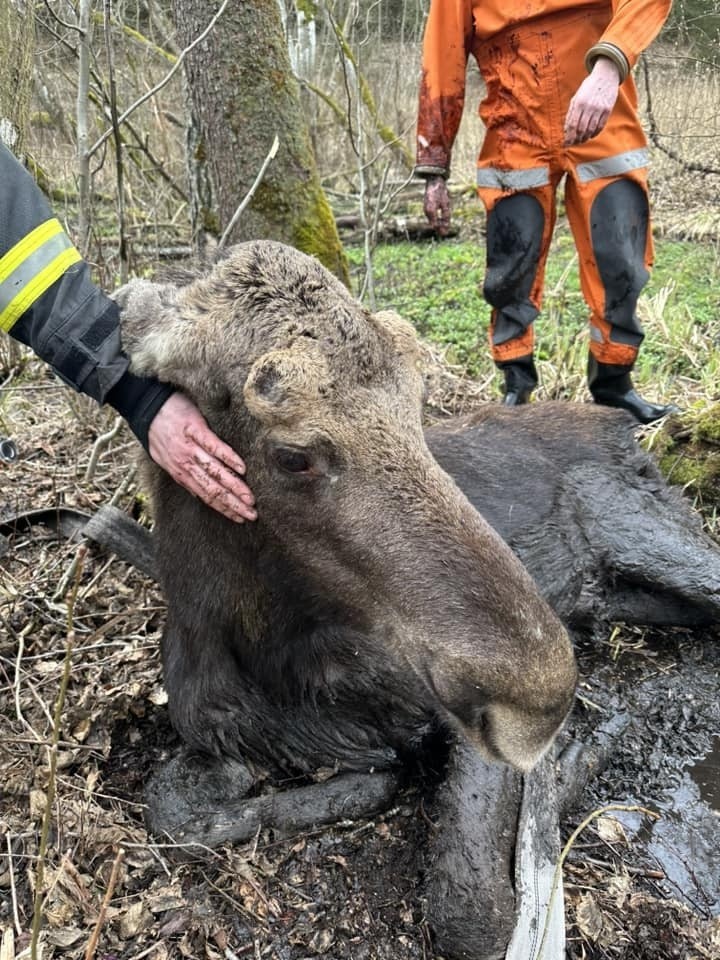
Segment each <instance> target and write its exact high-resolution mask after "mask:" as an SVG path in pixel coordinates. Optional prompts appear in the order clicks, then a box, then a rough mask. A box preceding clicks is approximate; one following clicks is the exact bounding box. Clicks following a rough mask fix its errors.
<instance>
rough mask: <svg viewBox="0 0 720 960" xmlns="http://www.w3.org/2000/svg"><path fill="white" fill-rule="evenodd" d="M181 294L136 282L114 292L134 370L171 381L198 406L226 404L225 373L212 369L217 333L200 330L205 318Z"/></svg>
mask: <svg viewBox="0 0 720 960" xmlns="http://www.w3.org/2000/svg"><path fill="white" fill-rule="evenodd" d="M178 292H179V291H178V288H177V287H175V286H173V285H172V284H158V283H151V282H150V281H149V280H133V281H131V282H130V283H128V284H126V285H125V286H124V287H121V288H120V289H119V290H117V291H115V293H114V294H113V299H114V300H115V302H116V303H117V305H118V307H119V308H120V330H121V336H122V344H123V349H124V350H125V352H126V353H127V355H128V356H129V358H130V369H131V371H132V372H133V373H135V374H137V375H138V376H152V377H157V378H158V380H162V381H163V382H165V383H171V384H173V386H176V387H179V388H180V389H181V390H184V391H185V392H186V393H187V394H188V395H189V396H191V397H192V398H193V399H194V400H195V401H196V402H200V401H202V400H209V401H212V402H218V401H219V402H223V400H224V399H225V398H226V396H227V388H226V385H225V383H224V380H223V378H222V375H221V371H220V370H218V369H217V368H216V365H212V367H213V369H212V370H209V369H208V367H209V363H208V359H207V354H208V352H211V351H209V350H208V346H210V344H209V343H208V341H209V339H212V337H211V332H210V331H208V330H200V323H199V316H200V314H198V313H197V312H194V311H193V310H192V309H191V308H189V307H187V306H186V305H184V303H183V302H182V301H183V300H184V298H181V297H178Z"/></svg>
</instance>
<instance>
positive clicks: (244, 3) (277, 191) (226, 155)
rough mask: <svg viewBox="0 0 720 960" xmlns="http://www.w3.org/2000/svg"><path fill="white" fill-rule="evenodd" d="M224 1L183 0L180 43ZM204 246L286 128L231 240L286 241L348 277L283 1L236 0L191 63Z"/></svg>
mask: <svg viewBox="0 0 720 960" xmlns="http://www.w3.org/2000/svg"><path fill="white" fill-rule="evenodd" d="M219 6H220V4H219V2H218V0H212V3H207V2H206V0H173V14H174V18H175V25H176V28H177V33H178V44H179V46H181V47H186V46H188V45H189V44H190V43H191V42H192V41H193V40H194V39H195V38H196V37H197V36H199V35H200V34H201V33H202V31H203V30H204V29H205V28H206V27H207V25H208V23H209V21H210V19H211V17H212V15H213V14H214V13H215V12H216V11H217V10H218V8H219ZM185 69H186V79H187V90H188V104H189V116H190V124H189V143H188V147H189V149H188V154H189V165H190V185H191V194H192V198H193V208H192V218H193V230H194V237H195V246H196V248H197V249H198V251H199V252H200V253H201V254H202V253H203V252H204V247H205V246H206V244H207V239H208V235H210V236H213V235H214V236H216V237H219V236H221V235H222V233H223V231H224V230H225V228H226V227H227V225H228V224H229V223H230V222H231V220H232V217H233V214H234V213H235V211H236V209H237V207H238V205H239V203H240V202H241V200H242V199H243V197H245V195H246V194H247V193H248V191H249V190H250V188H251V186H252V184H253V182H254V181H255V178H256V176H257V174H258V171H259V170H260V168H261V167H262V165H263V162H264V160H265V158H266V156H267V154H268V152H269V150H270V148H271V146H272V143H273V140H274V138H275V136H276V135H277V137H278V139H279V142H280V148H279V150H278V153H277V156H276V157H275V159H274V160H273V161H272V163H271V164H270V166H269V168H268V169H267V171H266V172H265V176H264V178H263V180H262V183H261V184H260V186H259V187H258V189H257V191H256V192H255V194H254V196H253V198H252V200H251V201H250V203H249V205H248V206H247V207H246V209H245V210H244V212H243V213H242V215H241V217H240V219H239V221H238V223H237V224H236V225H235V226H234V227H233V230H232V232H231V234H230V237H229V240H230V241H232V242H238V241H241V240H251V239H260V238H264V239H272V240H281V241H283V242H284V243H288V244H291V245H292V246H294V247H297V248H298V249H299V250H303V251H304V252H305V253H309V254H313V255H315V256H317V257H318V259H319V260H320V261H321V262H322V263H323V264H325V266H326V267H328V268H329V269H330V270H332V271H333V273H335V274H336V275H337V276H339V277H340V278H341V279H343V280H345V281H346V280H347V263H346V260H345V255H344V252H343V249H342V245H341V243H340V238H339V236H338V232H337V229H336V227H335V221H334V219H333V216H332V212H331V210H330V206H329V204H328V202H327V198H326V197H325V194H324V193H323V190H322V187H321V185H320V181H319V179H318V174H317V169H316V165H315V159H314V156H313V153H312V148H311V146H310V139H309V136H308V131H307V126H306V123H305V119H304V116H303V113H302V108H301V104H300V95H299V90H298V87H297V83H296V82H295V79H294V77H293V75H292V72H291V68H290V60H289V57H288V51H287V45H286V42H285V37H284V34H283V30H282V23H281V20H280V13H279V9H278V3H277V0H231V2H230V3H229V4H228V6H227V8H226V9H225V11H224V12H223V14H222V16H221V17H220V19H219V20H218V22H217V24H216V25H215V28H214V29H213V30H212V31H211V33H210V34H209V35H208V36H207V37H206V39H205V40H203V42H202V43H200V44H198V45H197V46H196V47H195V48H194V49H193V50H192V51H191V52H190V53H189V55H188V57H187V59H186V61H185Z"/></svg>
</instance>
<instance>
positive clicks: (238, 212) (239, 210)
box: [218, 134, 280, 249]
mask: <svg viewBox="0 0 720 960" xmlns="http://www.w3.org/2000/svg"><path fill="white" fill-rule="evenodd" d="M279 146H280V141H279V140H278V136H277V134H275V139H274V140H273V142H272V146H271V147H270V150H269V152H268V155H267V156H266V157H265V159H264V160H263V164H262V166H261V167H260V170H259V171H258V175H257V176H256V177H255V181H254V182H253V185H252V186H251V187H250V189H249V190H248V192H247V193H246V194H245V196H244V197H243V199H242V200H241V202H240V204H239V206H238V208H237V210H236V211H235V213H234V214H233V215H232V217H231V219H230V223H229V224H228V225H227V226H226V227H225V230H224V231H223V235H222V236H221V237H220V241H219V243H218V248H219V249H222V247H224V246H225V241H226V240H227V238H228V237H229V236H230V233H231V231H232V229H233V227H234V226H235V224H236V223H237V222H238V220H239V219H240V216H241V214H242V212H243V210H244V209H245V207H247V205H248V204H249V203H250V201H251V200H252V198H253V195H254V193H255V191H256V190H257V188H258V187H259V186H260V184H261V183H262V179H263V177H264V176H265V171H266V170H267V168H268V167H269V166H270V164H271V163H272V161H273V160H274V159H275V156H276V154H277V152H278V147H279Z"/></svg>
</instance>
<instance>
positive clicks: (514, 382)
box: [497, 356, 538, 407]
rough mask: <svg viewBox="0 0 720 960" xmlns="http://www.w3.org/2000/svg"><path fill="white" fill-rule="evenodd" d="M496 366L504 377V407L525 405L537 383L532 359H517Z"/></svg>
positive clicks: (529, 357)
mask: <svg viewBox="0 0 720 960" xmlns="http://www.w3.org/2000/svg"><path fill="white" fill-rule="evenodd" d="M497 366H498V368H499V369H500V370H502V372H503V374H504V375H505V397H504V399H503V403H504V404H505V406H506V407H517V406H519V405H520V404H522V403H527V402H528V400H529V399H530V394H531V393H532V392H533V390H534V389H535V387H536V386H537V382H538V378H537V371H536V369H535V361H534V360H533V358H532V357H531V356H528V357H518V358H517V359H515V360H508V361H506V362H503V363H498V364H497Z"/></svg>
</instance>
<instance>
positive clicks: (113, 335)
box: [0, 144, 255, 520]
mask: <svg viewBox="0 0 720 960" xmlns="http://www.w3.org/2000/svg"><path fill="white" fill-rule="evenodd" d="M0 330H3V331H5V332H6V333H9V334H10V335H11V336H13V337H14V338H15V339H16V340H19V341H20V342H21V343H25V344H27V345H28V346H29V347H31V348H32V349H33V350H34V351H35V353H36V354H37V355H38V356H39V357H40V358H41V359H43V360H45V361H46V362H47V363H49V364H50V365H51V366H52V367H53V369H54V370H55V372H56V373H57V374H58V375H59V376H60V377H61V378H62V379H63V380H64V381H65V382H66V383H68V384H70V385H71V386H73V387H74V388H75V389H76V390H80V391H82V392H83V393H86V394H87V395H88V396H90V397H92V398H93V399H95V400H97V402H98V403H109V404H110V405H111V406H113V407H115V409H116V410H117V411H118V413H120V414H121V415H122V416H123V417H125V419H126V420H127V421H128V423H129V425H130V427H131V429H132V430H133V432H134V433H135V434H136V436H137V437H138V439H139V440H140V441H141V443H143V445H144V446H145V447H146V449H149V451H150V454H151V456H152V457H153V459H154V460H155V461H156V462H157V463H158V464H159V465H160V466H161V467H163V468H164V469H166V470H167V471H168V472H169V473H170V474H171V475H172V476H173V477H174V478H175V479H176V480H177V481H178V482H179V483H181V484H182V485H183V486H185V487H186V488H187V489H188V490H190V491H191V492H192V493H194V494H195V495H197V496H200V497H201V498H202V499H203V500H205V501H206V502H207V503H209V504H210V506H213V507H215V509H217V510H219V511H220V512H221V513H224V514H225V515H226V516H229V517H231V518H232V519H235V520H239V519H254V517H255V511H254V509H253V497H252V493H251V492H250V490H249V489H248V488H247V486H246V485H245V483H244V482H243V481H242V480H241V479H240V477H239V476H237V475H236V473H242V472H244V466H243V464H242V461H241V460H240V459H239V457H238V456H237V454H235V453H234V451H232V450H231V449H230V448H229V447H227V445H225V444H223V443H222V441H220V440H219V439H218V438H217V437H216V436H215V435H214V434H213V433H212V431H211V430H210V429H209V427H208V426H207V424H206V423H205V421H204V420H203V418H202V416H201V414H200V412H199V411H198V410H197V408H195V407H194V405H193V404H191V403H190V402H189V401H188V400H187V399H186V398H183V397H181V395H180V394H177V393H175V391H174V389H173V388H172V387H170V386H168V385H167V384H162V383H159V382H158V381H157V380H154V379H152V378H144V377H136V376H135V375H134V374H132V373H131V372H130V371H129V369H128V367H129V361H128V358H127V357H126V356H125V355H124V353H123V351H122V346H121V340H120V322H119V314H118V307H117V305H116V304H115V303H114V302H113V301H112V300H110V299H109V298H108V297H106V296H105V294H103V293H102V291H100V290H99V289H98V288H97V287H96V286H95V285H94V284H93V283H92V280H91V278H90V270H89V267H88V265H87V264H86V263H85V262H84V260H83V259H82V257H81V256H80V254H79V252H78V251H77V250H76V249H75V247H74V246H73V243H72V241H71V240H70V238H69V236H68V235H67V233H66V232H65V231H64V230H63V228H62V225H61V223H60V222H59V220H57V218H55V217H54V216H53V214H52V212H51V210H50V208H49V206H48V204H47V202H46V200H45V198H44V196H43V195H42V193H41V192H40V190H39V189H38V187H37V186H36V184H35V181H34V180H33V179H32V177H31V176H30V175H29V174H28V173H27V171H26V170H25V169H24V168H23V167H22V165H21V164H19V163H18V161H17V160H16V159H15V157H14V156H13V155H12V153H10V151H9V150H7V149H6V148H5V147H4V146H3V145H2V144H0ZM231 474H232V475H231ZM218 487H221V488H222V489H221V490H220V491H218V489H217V488H218Z"/></svg>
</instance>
